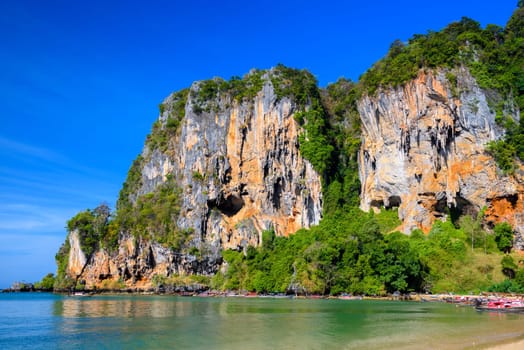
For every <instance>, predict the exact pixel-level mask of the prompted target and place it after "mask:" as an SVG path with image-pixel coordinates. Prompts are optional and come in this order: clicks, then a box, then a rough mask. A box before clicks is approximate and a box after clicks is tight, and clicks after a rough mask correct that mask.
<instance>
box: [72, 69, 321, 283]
mask: <svg viewBox="0 0 524 350" xmlns="http://www.w3.org/2000/svg"><path fill="white" fill-rule="evenodd" d="M270 74H271V72H266V73H265V74H264V75H263V76H262V77H261V79H262V85H261V88H260V89H259V91H258V93H256V94H255V96H254V98H252V99H245V98H244V99H243V100H241V102H238V101H237V100H235V99H234V98H233V97H232V96H231V95H229V94H228V93H221V92H218V93H216V94H213V96H212V98H208V99H206V100H202V97H201V96H202V94H203V92H202V89H204V87H203V86H204V85H203V84H204V83H202V82H196V83H194V84H193V85H192V87H191V89H190V91H189V94H188V95H187V96H188V97H187V100H186V101H185V105H184V109H185V113H184V114H185V116H184V117H183V118H182V119H181V120H180V125H179V127H178V129H177V132H176V134H175V135H172V136H171V137H170V138H169V139H168V140H167V144H168V145H167V147H166V149H161V148H160V147H157V148H154V147H151V146H150V145H148V144H147V143H146V146H145V148H144V150H143V152H142V155H141V159H142V161H141V163H140V181H139V184H140V186H139V187H138V189H136V191H135V192H133V193H131V194H130V196H129V197H130V200H131V201H132V202H136V200H137V198H138V197H139V196H141V195H146V194H148V193H151V192H154V191H155V190H156V189H157V188H158V187H159V186H160V185H161V184H163V183H166V181H168V179H170V180H174V181H175V183H176V187H177V188H178V189H179V191H180V192H181V195H180V210H179V215H178V217H177V218H175V220H176V226H177V228H178V229H179V231H180V232H186V233H187V234H188V235H189V237H188V238H187V245H186V247H185V249H183V250H176V249H171V248H166V247H165V246H163V245H161V244H159V243H157V242H155V241H154V240H151V239H141V238H134V237H132V236H131V235H129V234H126V233H125V232H122V233H121V236H120V239H119V242H118V251H117V252H115V253H112V254H109V253H108V252H107V251H106V250H104V249H99V250H98V251H95V253H93V254H92V256H91V257H88V258H87V259H85V257H83V255H82V252H81V249H80V244H79V243H78V242H75V240H76V241H78V235H77V236H75V235H74V232H71V234H70V240H71V242H70V246H71V250H70V264H69V267H68V268H69V271H68V273H69V274H70V276H71V277H73V278H76V279H78V280H81V281H84V282H85V283H86V287H88V288H93V287H99V288H101V287H104V283H105V284H107V283H108V282H107V281H116V280H119V281H120V282H123V283H124V284H126V285H127V286H130V287H131V286H132V287H138V288H148V287H150V286H151V280H152V277H153V276H154V275H155V274H160V275H164V276H169V275H171V274H175V273H176V274H185V273H201V274H213V273H215V272H216V271H217V270H218V268H219V266H220V264H221V263H222V258H221V254H220V252H221V250H223V249H238V250H242V249H246V248H247V246H248V245H252V246H258V245H259V244H260V243H261V237H262V231H263V230H267V229H270V228H273V229H274V231H275V233H276V234H277V235H289V234H291V233H294V232H295V231H297V230H298V229H300V228H303V227H306V228H307V227H310V226H311V225H315V224H317V223H318V222H319V221H320V218H321V214H322V194H321V193H322V192H321V180H320V176H319V175H318V174H317V172H316V171H315V170H314V169H313V167H312V165H311V164H310V163H309V162H308V161H306V160H305V159H303V158H302V157H301V155H300V153H299V144H298V136H299V134H300V133H301V132H302V130H301V128H300V126H299V125H298V123H297V122H296V121H295V119H294V114H295V113H296V112H297V106H296V105H295V103H294V102H293V100H292V99H290V98H288V97H281V98H277V96H276V94H275V89H274V87H273V85H272V81H271V79H270ZM175 98H176V97H175V95H171V96H169V97H168V98H167V99H166V100H165V101H164V102H163V105H164V106H167V108H165V110H164V111H163V112H162V113H161V115H160V118H159V122H158V123H159V124H160V125H161V128H163V129H165V128H166V127H167V126H166V124H167V123H168V122H169V118H170V113H172V112H173V111H172V108H171V107H172V105H173V104H174V103H175V102H176V101H175ZM82 257H83V258H82ZM71 259H72V260H71ZM71 262H74V263H71Z"/></svg>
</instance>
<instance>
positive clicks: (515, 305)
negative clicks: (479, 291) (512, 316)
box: [475, 299, 524, 312]
mask: <svg viewBox="0 0 524 350" xmlns="http://www.w3.org/2000/svg"><path fill="white" fill-rule="evenodd" d="M475 308H476V309H477V310H478V311H496V312H524V302H522V300H511V299H498V300H490V301H488V303H487V304H481V305H477V306H476V307H475Z"/></svg>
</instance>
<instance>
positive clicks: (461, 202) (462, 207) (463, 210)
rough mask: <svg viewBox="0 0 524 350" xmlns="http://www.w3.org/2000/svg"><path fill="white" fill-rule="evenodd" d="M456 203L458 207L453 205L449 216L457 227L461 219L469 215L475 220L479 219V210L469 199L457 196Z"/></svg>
mask: <svg viewBox="0 0 524 350" xmlns="http://www.w3.org/2000/svg"><path fill="white" fill-rule="evenodd" d="M455 203H456V205H452V206H451V207H450V208H449V216H450V218H451V222H452V223H453V224H454V225H455V226H458V222H459V219H460V218H461V217H462V216H464V215H469V216H471V217H473V218H476V217H477V214H478V210H477V209H476V208H475V206H474V205H473V204H471V203H470V202H469V201H468V200H467V199H464V198H462V197H460V196H457V197H456V198H455Z"/></svg>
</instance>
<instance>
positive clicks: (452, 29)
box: [358, 6, 524, 173]
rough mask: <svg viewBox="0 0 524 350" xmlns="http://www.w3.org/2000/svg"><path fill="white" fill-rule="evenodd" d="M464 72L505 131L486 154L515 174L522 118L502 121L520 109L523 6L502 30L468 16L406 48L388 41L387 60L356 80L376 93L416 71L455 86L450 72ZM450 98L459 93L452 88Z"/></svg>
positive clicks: (523, 147)
mask: <svg viewBox="0 0 524 350" xmlns="http://www.w3.org/2000/svg"><path fill="white" fill-rule="evenodd" d="M460 66H466V67H468V68H469V70H470V71H471V73H472V74H473V76H474V77H475V78H476V80H477V82H478V84H479V85H480V87H481V88H483V89H485V90H487V91H491V93H488V96H489V97H490V99H491V100H490V101H488V102H489V103H490V105H491V107H492V109H493V110H494V111H495V112H496V115H497V119H496V120H497V122H498V123H499V124H500V125H501V126H503V127H505V129H506V130H507V135H506V137H505V138H504V139H503V140H500V141H497V142H493V143H491V144H490V147H489V149H488V150H489V151H490V152H491V153H492V154H493V155H494V157H495V159H496V160H497V162H498V164H499V166H500V167H501V169H502V170H504V171H505V172H507V173H512V172H513V170H514V161H513V160H514V158H515V157H518V158H520V159H521V160H524V120H523V118H521V119H520V122H515V121H514V120H512V119H511V118H509V117H507V114H508V112H509V110H511V109H512V108H514V107H516V108H519V109H520V110H521V111H522V110H524V8H523V7H522V6H519V8H518V9H516V10H515V12H514V13H513V15H512V17H511V18H510V19H509V21H508V23H507V25H506V27H505V28H501V27H499V26H497V25H492V24H490V25H488V26H486V28H484V29H483V28H481V27H480V24H479V23H478V22H476V21H474V20H472V19H469V18H466V17H464V18H462V19H461V20H460V21H459V22H454V23H451V24H450V25H448V26H447V27H446V28H444V29H443V30H441V31H438V32H435V31H430V32H429V33H428V34H416V35H414V36H413V37H412V38H410V39H409V40H408V42H407V43H406V44H405V43H403V42H401V41H399V40H397V41H395V42H393V44H392V45H391V47H390V50H389V52H388V54H387V55H386V57H384V58H383V59H382V60H380V61H378V62H377V63H375V64H374V65H373V67H371V68H370V69H369V70H368V71H367V72H366V73H364V74H363V75H362V76H361V77H360V81H359V88H358V94H363V93H367V94H375V93H376V92H377V91H378V90H379V89H381V88H382V89H383V88H387V87H396V86H399V85H402V84H404V83H406V82H408V81H409V80H411V79H414V78H415V77H416V76H417V74H418V73H419V71H420V70H421V69H434V68H446V69H447V70H448V74H447V77H448V79H449V80H450V82H451V83H452V84H455V85H456V76H455V74H454V73H453V70H454V69H456V68H457V67H460ZM454 90H455V91H454V94H459V93H460V91H459V90H458V89H457V88H456V86H455V89H454Z"/></svg>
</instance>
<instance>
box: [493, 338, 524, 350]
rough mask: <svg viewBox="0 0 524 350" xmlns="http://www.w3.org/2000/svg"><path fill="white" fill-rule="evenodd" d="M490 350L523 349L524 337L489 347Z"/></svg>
mask: <svg viewBox="0 0 524 350" xmlns="http://www.w3.org/2000/svg"><path fill="white" fill-rule="evenodd" d="M487 349H488V350H521V349H524V339H521V340H518V341H515V342H511V343H507V344H499V345H494V346H489V347H487Z"/></svg>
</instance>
